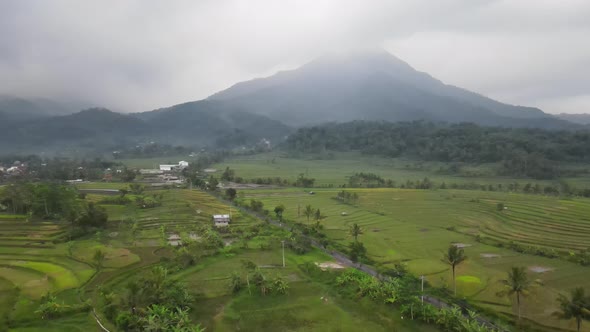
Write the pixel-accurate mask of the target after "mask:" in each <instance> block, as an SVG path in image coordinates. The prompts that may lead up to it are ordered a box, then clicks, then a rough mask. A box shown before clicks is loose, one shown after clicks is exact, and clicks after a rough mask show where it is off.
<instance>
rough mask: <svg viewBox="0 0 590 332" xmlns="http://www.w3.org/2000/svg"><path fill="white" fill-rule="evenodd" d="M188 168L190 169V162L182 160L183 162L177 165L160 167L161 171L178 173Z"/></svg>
mask: <svg viewBox="0 0 590 332" xmlns="http://www.w3.org/2000/svg"><path fill="white" fill-rule="evenodd" d="M187 167H188V161H184V160H182V161H179V162H178V164H177V165H172V164H163V165H160V171H163V172H172V171H177V170H183V169H185V168H187Z"/></svg>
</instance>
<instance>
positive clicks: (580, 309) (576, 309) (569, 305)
mask: <svg viewBox="0 0 590 332" xmlns="http://www.w3.org/2000/svg"><path fill="white" fill-rule="evenodd" d="M557 302H558V303H559V307H560V309H561V311H560V312H557V313H555V315H556V316H557V317H559V318H560V319H572V318H575V319H576V326H577V329H578V332H579V331H580V327H581V326H582V320H583V319H586V320H588V319H590V296H587V295H586V294H585V290H584V288H582V287H577V288H574V289H572V290H571V291H570V297H569V298H568V297H567V296H566V295H563V294H559V297H558V298H557Z"/></svg>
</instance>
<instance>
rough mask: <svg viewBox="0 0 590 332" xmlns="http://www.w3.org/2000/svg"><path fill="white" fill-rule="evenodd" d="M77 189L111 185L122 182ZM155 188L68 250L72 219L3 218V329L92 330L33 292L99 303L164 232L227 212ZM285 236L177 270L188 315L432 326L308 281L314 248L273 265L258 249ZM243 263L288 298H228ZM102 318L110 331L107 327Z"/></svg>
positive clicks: (195, 195)
mask: <svg viewBox="0 0 590 332" xmlns="http://www.w3.org/2000/svg"><path fill="white" fill-rule="evenodd" d="M83 186H84V187H85V188H100V189H109V188H121V187H124V186H125V184H121V183H119V184H106V185H105V184H103V183H97V184H84V185H83ZM152 194H156V195H162V204H161V206H158V207H155V208H150V209H139V208H137V207H136V206H135V205H133V204H131V205H109V204H100V205H102V206H103V207H105V208H106V209H107V211H108V213H109V227H108V229H106V230H104V231H102V232H99V233H97V234H96V235H89V236H86V237H84V238H82V239H76V240H75V241H73V246H72V247H71V248H70V249H69V250H68V246H67V245H66V243H64V242H60V241H62V240H59V239H60V238H63V236H64V234H66V233H65V232H67V230H68V227H69V225H67V224H65V223H63V222H60V221H43V222H37V221H28V217H27V216H24V215H10V214H0V230H1V232H0V326H4V325H3V324H8V323H7V321H6V319H9V320H10V322H11V323H10V324H11V331H37V330H40V329H43V330H46V331H78V330H95V329H97V327H96V326H97V325H96V322H95V321H94V320H93V318H92V316H91V315H90V314H87V313H80V314H75V315H70V316H67V317H60V318H55V319H52V320H50V321H43V320H41V319H40V317H39V316H38V315H37V314H35V313H34V311H35V310H36V309H37V308H38V306H39V303H40V298H41V297H42V296H43V295H45V294H47V293H48V292H51V293H53V294H55V295H56V296H57V297H58V301H59V302H60V303H63V304H66V305H74V304H80V303H81V301H82V300H86V299H90V300H91V301H92V302H91V303H93V304H94V305H96V304H97V303H98V301H97V290H98V289H99V287H100V286H101V285H107V286H109V287H115V288H117V287H120V288H122V287H125V285H126V284H127V282H128V281H129V279H130V278H133V277H135V276H137V275H140V274H141V273H143V272H144V271H147V270H148V269H150V268H151V266H152V265H154V264H157V263H158V262H160V260H161V259H162V257H164V256H166V255H167V254H166V253H167V252H169V249H164V250H163V251H162V246H163V245H164V244H165V243H166V241H165V240H164V239H165V237H167V236H169V235H171V234H178V235H180V236H181V237H182V238H186V237H188V236H189V235H190V234H192V233H195V232H197V230H198V229H199V227H201V226H203V225H206V224H207V225H208V224H210V223H211V219H210V218H211V215H212V214H219V213H230V208H229V206H228V205H226V204H224V203H221V202H220V201H218V200H217V199H216V198H214V197H213V196H211V195H209V194H207V193H204V192H201V191H197V190H194V191H189V190H172V189H171V190H154V191H149V195H152ZM104 197H106V196H105V195H100V194H88V195H87V196H86V200H87V201H89V202H95V203H98V202H100V201H101V200H102V199H103V198H104ZM231 214H232V229H234V230H237V229H241V228H244V229H245V228H246V227H249V226H251V225H254V224H255V223H259V222H260V221H258V220H256V219H254V218H253V217H251V216H250V215H247V214H242V213H240V212H239V211H236V210H235V209H234V210H233V211H231ZM133 222H136V223H137V225H138V234H137V235H136V236H135V237H133V236H132V234H131V232H130V225H131V223H133ZM162 230H163V231H164V234H165V237H163V235H162ZM277 232H278V233H277ZM283 233H284V231H282V230H278V229H275V230H273V229H272V228H269V229H268V230H267V231H265V232H263V233H261V234H259V235H258V236H255V237H253V238H251V239H250V240H249V241H248V244H249V245H248V247H249V248H251V249H237V248H232V247H231V246H230V247H228V248H227V249H228V250H226V251H225V252H226V253H225V254H218V255H216V256H213V257H207V258H205V259H204V260H202V261H200V262H199V263H198V264H197V265H196V266H193V267H191V268H188V269H184V270H182V271H181V272H180V273H177V274H175V275H174V278H177V279H180V280H182V281H183V282H184V283H186V284H187V285H188V286H189V289H190V291H191V292H192V293H194V294H197V298H198V299H197V301H196V304H195V306H194V308H193V310H192V311H191V315H192V317H193V318H194V320H195V321H196V322H200V323H202V324H203V325H204V326H205V327H207V331H235V330H236V329H241V330H245V331H249V330H262V331H277V330H284V329H285V328H287V329H289V330H293V331H295V330H299V331H391V330H396V331H435V329H434V328H432V327H429V326H422V325H417V324H416V323H415V322H411V321H408V320H405V321H404V320H402V319H401V318H400V314H399V313H398V312H396V311H395V310H393V311H392V308H391V307H385V306H383V305H379V304H375V303H373V302H370V301H367V302H366V303H365V302H362V303H357V302H354V301H351V300H347V299H344V298H340V297H339V296H338V295H337V294H333V293H332V292H333V290H330V288H328V287H327V286H326V285H325V284H322V283H320V282H316V281H314V280H310V279H309V278H308V277H306V276H305V275H304V274H303V273H302V272H301V271H300V270H299V268H298V265H299V264H302V263H304V262H307V261H310V262H324V261H330V257H328V256H325V255H324V254H322V253H320V252H317V251H313V252H311V253H309V254H307V255H303V256H299V255H295V254H293V253H292V252H290V251H289V250H286V262H287V268H285V269H282V268H277V266H279V265H280V264H282V256H281V250H280V247H276V246H275V247H272V248H271V249H266V250H261V249H258V247H259V245H260V244H261V243H268V242H269V241H270V240H271V239H273V238H276V237H277V236H279V237H280V236H282V237H284V236H286V234H283ZM234 236H235V235H232V233H228V234H226V235H224V239H226V240H227V241H228V243H229V242H231V241H233V240H235V238H234ZM97 249H100V250H102V251H103V252H105V254H106V259H105V262H104V263H103V268H102V269H101V270H100V272H98V273H96V269H95V266H94V264H93V262H92V256H93V254H94V252H95V250H97ZM70 253H71V254H70ZM242 260H251V261H253V262H255V263H256V264H258V265H260V266H262V267H263V268H264V271H265V273H268V275H270V276H275V275H282V276H283V277H285V278H286V279H288V280H289V282H290V291H289V294H288V295H287V296H268V297H261V296H260V295H258V294H253V295H249V294H247V293H241V294H239V295H236V296H233V295H232V294H230V291H229V288H228V277H229V274H230V273H231V272H233V271H241V261H242ZM322 296H324V297H326V298H329V302H326V301H324V300H321V297H322ZM97 309H99V308H97ZM103 323H105V324H106V325H107V326H108V327H109V329H111V330H116V329H114V326H113V325H112V324H111V323H109V322H106V321H103Z"/></svg>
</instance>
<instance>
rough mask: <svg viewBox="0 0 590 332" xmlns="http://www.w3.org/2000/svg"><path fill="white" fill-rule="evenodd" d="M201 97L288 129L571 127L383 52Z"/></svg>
mask: <svg viewBox="0 0 590 332" xmlns="http://www.w3.org/2000/svg"><path fill="white" fill-rule="evenodd" d="M208 99H209V100H217V101H223V102H224V103H226V104H227V105H234V106H238V105H239V107H241V108H243V109H245V110H248V111H251V112H254V113H258V114H262V115H266V116H269V117H270V118H272V119H276V120H279V121H282V122H284V123H285V124H287V125H292V126H302V125H310V124H317V123H321V122H329V121H338V122H345V121H351V120H386V121H393V122H395V121H411V120H430V121H445V122H473V123H477V124H481V125H493V126H516V127H519V126H522V127H529V126H530V127H544V128H569V127H571V124H570V123H568V122H565V121H563V120H558V119H556V118H554V117H553V116H551V115H548V114H545V113H544V112H543V111H541V110H540V109H537V108H533V107H523V106H514V105H509V104H505V103H501V102H498V101H495V100H493V99H490V98H487V97H485V96H482V95H479V94H477V93H474V92H470V91H468V90H465V89H462V88H459V87H455V86H452V85H447V84H444V83H443V82H441V81H439V80H437V79H435V78H433V77H432V76H430V75H429V74H427V73H423V72H420V71H417V70H415V69H414V68H412V67H411V66H410V65H408V64H407V63H406V62H404V61H402V60H400V59H398V58H396V57H395V56H393V55H391V54H389V53H387V52H385V51H377V52H370V53H359V54H353V55H340V56H324V57H321V58H318V59H316V60H315V61H312V62H310V63H308V64H306V65H304V66H302V67H300V68H298V69H295V70H291V71H284V72H279V73H277V74H275V75H273V76H271V77H267V78H259V79H254V80H251V81H246V82H241V83H238V84H235V85H234V86H232V87H230V88H229V89H227V90H224V91H221V92H218V93H216V94H214V95H212V96H210V97H209V98H208Z"/></svg>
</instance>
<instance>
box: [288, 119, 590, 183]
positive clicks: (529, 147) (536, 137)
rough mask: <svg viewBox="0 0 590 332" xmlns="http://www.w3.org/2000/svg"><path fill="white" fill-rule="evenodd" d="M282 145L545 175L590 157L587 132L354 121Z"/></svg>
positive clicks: (300, 135)
mask: <svg viewBox="0 0 590 332" xmlns="http://www.w3.org/2000/svg"><path fill="white" fill-rule="evenodd" d="M285 147H286V149H288V150H289V151H291V152H300V153H322V152H325V151H351V150H357V151H362V152H363V153H365V154H372V155H380V156H387V157H399V156H405V157H411V158H417V159H420V160H428V161H441V162H470V163H500V164H501V168H500V169H499V170H498V172H499V173H500V174H504V175H511V176H528V177H532V178H537V179H546V178H555V177H558V176H560V175H561V174H560V171H563V170H562V169H560V167H559V165H558V162H585V161H588V160H589V159H590V132H588V131H551V130H543V129H523V128H520V129H517V128H500V127H480V126H477V125H474V124H452V125H447V124H434V123H428V122H400V123H389V122H365V121H354V122H348V123H340V124H327V125H322V126H315V127H310V128H301V129H299V130H298V131H297V132H296V133H294V134H293V135H291V136H290V137H289V138H288V139H287V141H286V143H285Z"/></svg>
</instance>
